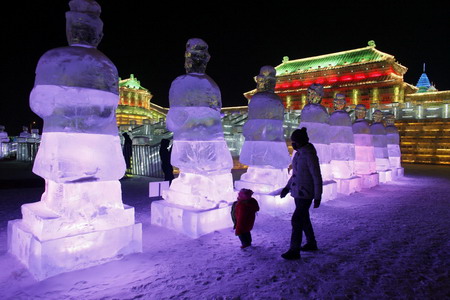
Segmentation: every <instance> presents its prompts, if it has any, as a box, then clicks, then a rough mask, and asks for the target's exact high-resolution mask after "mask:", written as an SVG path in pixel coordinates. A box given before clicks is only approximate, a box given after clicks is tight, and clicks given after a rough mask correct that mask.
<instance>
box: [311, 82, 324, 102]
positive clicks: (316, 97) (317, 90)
mask: <svg viewBox="0 0 450 300" xmlns="http://www.w3.org/2000/svg"><path fill="white" fill-rule="evenodd" d="M322 97H323V85H321V84H318V83H313V84H311V85H310V86H309V87H308V95H307V100H308V103H310V104H311V103H314V104H320V102H322Z"/></svg>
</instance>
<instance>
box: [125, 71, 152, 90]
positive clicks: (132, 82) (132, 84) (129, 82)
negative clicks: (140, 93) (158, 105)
mask: <svg viewBox="0 0 450 300" xmlns="http://www.w3.org/2000/svg"><path fill="white" fill-rule="evenodd" d="M119 87H126V88H129V89H134V90H144V91H147V92H148V90H147V89H146V88H144V87H143V86H142V85H141V82H140V81H139V80H137V78H136V77H134V74H131V75H130V78H127V79H122V80H119Z"/></svg>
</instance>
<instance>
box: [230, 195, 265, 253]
mask: <svg viewBox="0 0 450 300" xmlns="http://www.w3.org/2000/svg"><path fill="white" fill-rule="evenodd" d="M252 195H253V191H252V190H249V189H241V190H240V191H239V194H238V198H237V201H235V202H233V205H232V207H231V218H232V220H233V223H234V229H235V234H236V235H237V236H238V237H239V240H240V241H241V244H242V246H241V248H246V247H248V246H251V245H252V235H251V233H250V231H251V230H252V229H253V225H254V224H255V217H256V212H257V211H259V205H258V201H256V199H255V198H253V197H252Z"/></svg>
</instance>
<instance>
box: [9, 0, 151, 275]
mask: <svg viewBox="0 0 450 300" xmlns="http://www.w3.org/2000/svg"><path fill="white" fill-rule="evenodd" d="M69 6H70V11H69V12H67V13H66V20H67V26H66V32H67V38H68V42H69V46H68V47H61V48H56V49H52V50H50V51H48V52H46V53H45V54H44V55H43V56H42V57H41V58H40V60H39V63H38V66H37V68H36V79H35V85H34V88H33V90H32V91H31V94H30V106H31V109H32V110H33V111H34V112H35V113H36V114H38V115H39V116H40V117H41V118H43V119H44V128H43V134H42V138H41V145H40V147H39V151H38V153H37V156H36V160H35V164H34V166H33V172H34V173H36V174H37V175H39V176H41V177H43V178H44V179H45V183H46V185H45V192H44V194H43V195H42V198H41V201H39V202H36V203H30V204H25V205H23V206H22V216H23V219H21V220H14V221H10V222H9V224H8V249H9V251H10V252H11V253H13V254H14V255H16V256H17V257H18V258H19V260H20V261H21V262H22V263H23V264H25V265H26V266H27V267H28V269H29V270H30V272H31V273H32V274H33V275H34V276H35V277H36V278H37V279H44V278H47V277H49V276H53V275H56V274H58V273H62V272H67V271H71V270H76V269H80V268H85V267H89V266H93V265H97V264H100V263H104V262H106V261H108V260H112V259H118V258H120V257H121V256H123V255H126V254H129V253H133V252H140V251H142V241H141V239H142V233H141V224H135V221H134V209H133V208H132V207H130V206H126V205H124V204H123V203H122V194H121V186H120V182H119V179H120V178H122V177H123V175H124V171H125V162H124V159H123V156H122V151H121V145H120V140H119V136H118V130H117V127H116V119H115V109H116V108H117V105H118V102H119V92H118V86H117V85H118V73H117V69H116V67H115V66H114V64H113V63H112V62H111V61H110V60H109V59H108V58H107V57H106V56H105V55H104V54H103V53H101V52H100V51H98V50H97V49H96V46H97V45H98V43H99V42H100V40H101V37H102V36H103V33H102V28H103V23H102V21H101V20H100V18H99V15H100V12H101V9H100V6H99V5H98V4H97V3H96V2H95V1H93V0H72V1H70V2H69Z"/></svg>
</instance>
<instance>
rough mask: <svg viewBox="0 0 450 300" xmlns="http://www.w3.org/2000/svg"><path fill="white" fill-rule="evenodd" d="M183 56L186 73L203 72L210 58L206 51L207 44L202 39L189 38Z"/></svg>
mask: <svg viewBox="0 0 450 300" xmlns="http://www.w3.org/2000/svg"><path fill="white" fill-rule="evenodd" d="M184 58H185V60H184V69H185V70H186V73H188V74H189V73H201V74H203V73H205V71H206V65H207V64H208V62H209V59H210V58H211V56H210V55H209V52H208V44H207V43H206V42H205V41H204V40H202V39H198V38H193V39H189V40H188V41H187V43H186V52H184Z"/></svg>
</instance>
